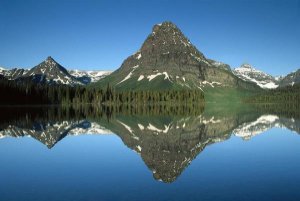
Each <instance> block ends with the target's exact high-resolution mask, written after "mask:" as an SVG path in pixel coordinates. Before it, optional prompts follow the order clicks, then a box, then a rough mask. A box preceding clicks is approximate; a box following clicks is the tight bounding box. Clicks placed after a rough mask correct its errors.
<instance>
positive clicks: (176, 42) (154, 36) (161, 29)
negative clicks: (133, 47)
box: [139, 22, 204, 59]
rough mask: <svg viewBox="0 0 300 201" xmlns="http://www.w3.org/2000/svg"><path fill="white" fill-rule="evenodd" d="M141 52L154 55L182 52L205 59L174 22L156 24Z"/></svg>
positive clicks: (182, 53)
mask: <svg viewBox="0 0 300 201" xmlns="http://www.w3.org/2000/svg"><path fill="white" fill-rule="evenodd" d="M139 52H142V53H145V54H148V53H150V54H154V55H168V54H179V53H180V54H181V55H185V54H186V55H187V56H191V54H193V55H195V57H197V58H198V57H199V58H200V59H204V56H203V54H202V53H200V52H199V51H198V50H197V49H196V48H195V47H194V46H193V45H192V44H191V42H190V41H189V39H188V38H186V37H185V36H184V34H183V33H182V32H181V30H180V29H179V28H178V27H177V26H176V25H175V24H173V23H172V22H163V23H161V24H156V25H154V27H153V29H152V33H151V34H150V35H149V36H148V38H147V39H146V41H145V42H144V43H143V45H142V47H141V49H140V51H139Z"/></svg>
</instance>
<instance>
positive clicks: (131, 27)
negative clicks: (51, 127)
mask: <svg viewBox="0 0 300 201" xmlns="http://www.w3.org/2000/svg"><path fill="white" fill-rule="evenodd" d="M166 20H168V21H172V22H174V23H175V24H177V26H178V27H179V28H180V29H181V30H182V31H183V33H185V35H186V36H187V37H188V38H189V39H190V40H191V42H192V43H193V44H194V45H196V47H198V49H199V50H200V51H201V52H203V53H204V54H205V55H206V57H208V58H212V59H215V60H219V61H222V62H225V63H228V64H229V65H231V67H237V66H239V65H240V64H241V63H244V62H247V63H250V64H252V65H254V66H256V67H257V68H259V69H261V70H264V71H266V72H268V73H271V74H273V75H279V74H287V73H288V72H290V71H293V70H295V69H297V68H300V0H282V1H267V0H257V1H251V0H239V1H222V0H211V1H209V0H203V1H201V0H194V1H191V0H182V1H174V0H160V1H159V0H157V1H154V0H151V1H150V0H149V1H146V0H144V1H143V0H140V1H138V0H127V1H125V0H124V1H114V0H110V1H100V0H99V1H96V0H95V1H92V0H85V1H83V0H82V1H81V0H48V1H47V0H36V1H33V0H27V1H24V0H19V1H16V0H0V66H4V67H7V68H11V67H15V66H17V67H27V68H28V67H33V66H34V65H36V64H38V63H40V62H41V61H42V60H44V59H45V58H46V57H47V56H48V55H51V56H52V57H53V58H54V59H56V60H57V61H58V62H60V63H61V64H62V65H63V66H65V67H67V68H71V69H74V68H78V69H83V70H84V69H86V70H92V69H94V70H96V69H97V70H115V69H117V68H118V67H119V66H120V65H121V63H122V61H123V60H124V59H125V58H127V57H128V56H129V55H131V54H132V53H134V52H136V51H137V50H138V49H139V48H140V46H141V44H142V43H143V41H144V40H145V39H146V37H147V36H148V34H149V33H150V32H151V29H152V26H153V25H154V24H157V23H160V22H162V21H166Z"/></svg>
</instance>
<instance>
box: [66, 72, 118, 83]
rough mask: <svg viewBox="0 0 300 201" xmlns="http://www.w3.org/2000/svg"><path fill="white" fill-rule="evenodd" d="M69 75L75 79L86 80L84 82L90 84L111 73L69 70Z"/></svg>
mask: <svg viewBox="0 0 300 201" xmlns="http://www.w3.org/2000/svg"><path fill="white" fill-rule="evenodd" d="M69 73H70V74H71V75H72V76H74V77H75V78H77V79H83V80H84V79H86V80H87V81H86V82H87V83H90V82H97V81H99V80H100V79H102V78H104V77H106V76H107V75H110V74H111V73H112V71H84V70H69Z"/></svg>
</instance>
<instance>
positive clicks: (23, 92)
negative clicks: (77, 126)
mask: <svg viewBox="0 0 300 201" xmlns="http://www.w3.org/2000/svg"><path fill="white" fill-rule="evenodd" d="M0 92H1V99H0V104H2V105H53V104H57V105H80V104H101V105H122V104H129V105H159V104H172V105H182V104H184V105H190V104H199V103H203V102H204V94H203V93H202V92H201V91H200V90H169V91H116V90H114V89H113V88H112V87H111V86H110V85H107V87H106V88H105V89H98V88H87V87H84V86H68V85H49V84H37V83H34V82H32V81H30V80H27V81H26V80H22V81H11V80H7V79H5V78H4V77H0Z"/></svg>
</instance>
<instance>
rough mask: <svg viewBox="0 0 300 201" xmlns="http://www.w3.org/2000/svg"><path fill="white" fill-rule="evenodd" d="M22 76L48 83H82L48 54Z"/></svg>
mask: <svg viewBox="0 0 300 201" xmlns="http://www.w3.org/2000/svg"><path fill="white" fill-rule="evenodd" d="M22 77H32V80H34V81H35V82H46V83H50V84H51V83H56V84H68V85H76V84H82V83H81V82H80V81H79V80H77V79H76V78H75V77H73V76H72V75H70V74H69V72H68V71H67V70H66V69H65V68H64V67H63V66H61V65H60V64H59V63H57V62H56V61H55V60H54V59H53V58H52V57H50V56H49V57H47V59H46V60H45V61H43V62H42V63H40V64H38V65H37V66H35V67H33V68H32V69H30V70H29V71H28V72H26V73H25V74H24V75H23V76H22Z"/></svg>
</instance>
